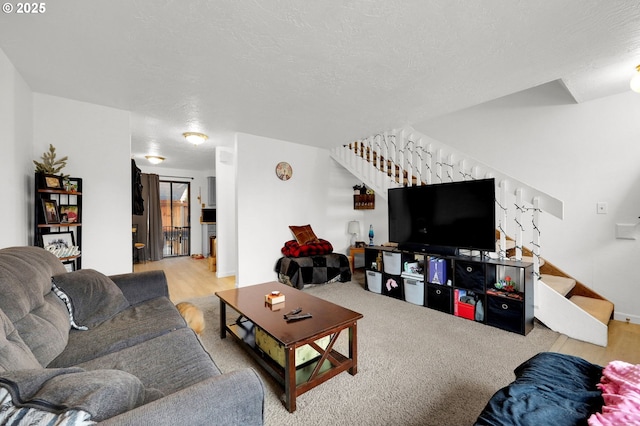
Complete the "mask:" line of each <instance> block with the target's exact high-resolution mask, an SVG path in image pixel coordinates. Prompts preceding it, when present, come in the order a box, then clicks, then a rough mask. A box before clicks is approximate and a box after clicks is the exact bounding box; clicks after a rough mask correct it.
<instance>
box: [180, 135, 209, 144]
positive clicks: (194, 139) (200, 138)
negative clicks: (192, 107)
mask: <svg viewBox="0 0 640 426" xmlns="http://www.w3.org/2000/svg"><path fill="white" fill-rule="evenodd" d="M182 136H184V138H185V139H186V140H187V142H190V143H192V144H194V145H200V144H201V143H202V142H204V141H206V140H207V139H209V136H207V135H205V134H204V133H198V132H184V133H183V134H182Z"/></svg>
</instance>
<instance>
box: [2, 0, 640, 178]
mask: <svg viewBox="0 0 640 426" xmlns="http://www.w3.org/2000/svg"><path fill="white" fill-rule="evenodd" d="M45 5H46V11H45V12H44V13H42V14H39V15H19V14H16V13H15V12H14V13H3V14H2V15H0V48H2V50H3V51H4V52H5V53H6V55H7V56H8V57H9V59H10V60H11V62H12V63H13V64H14V65H15V66H16V68H17V69H18V71H19V72H20V74H21V75H22V76H23V78H24V79H25V80H26V82H27V83H28V84H29V86H30V87H31V89H32V90H33V91H35V92H40V93H47V94H52V95H56V96H62V97H65V98H70V99H76V100H80V101H86V102H91V103H95V104H100V105H106V106H111V107H115V108H121V109H125V110H129V111H131V112H132V129H131V132H132V154H133V155H134V158H136V159H137V160H138V162H139V163H140V161H145V160H144V159H143V156H144V155H145V154H147V153H154V154H159V155H162V156H165V157H167V161H165V162H164V163H163V165H164V166H165V167H170V168H182V169H191V170H210V169H211V168H212V164H213V163H212V162H213V148H214V146H215V144H216V141H217V140H218V141H219V137H220V135H223V134H227V133H229V132H235V131H239V132H245V133H251V134H256V135H262V136H267V137H271V138H276V139H283V140H287V141H292V142H297V143H302V144H308V145H315V146H321V147H334V146H338V145H340V144H343V143H348V142H350V141H352V140H355V139H358V138H361V137H365V136H368V135H371V134H373V133H375V132H378V131H382V130H387V129H391V128H394V127H399V126H403V125H407V124H409V125H412V124H416V123H419V122H420V121H423V120H426V119H430V118H433V117H437V116H439V115H442V114H446V113H449V112H453V111H456V110H459V109H462V108H466V107H470V106H473V105H477V104H480V103H483V102H486V101H490V100H493V99H496V98H499V97H502V96H505V95H508V94H511V93H515V92H518V91H521V90H525V89H528V88H531V87H535V86H538V85H540V84H543V83H547V82H550V81H554V80H561V81H562V82H563V83H564V85H565V86H566V88H567V89H568V90H569V92H570V93H571V94H572V96H573V97H574V99H575V100H576V101H578V102H584V101H588V100H591V99H595V98H599V97H602V96H608V95H611V94H616V93H621V92H623V91H626V90H629V88H628V87H629V86H628V82H629V78H630V76H631V74H632V72H633V70H634V68H635V66H636V65H637V64H638V63H640V2H637V1H618V0H612V1H605V0H556V1H551V0H548V1H543V0H538V1H530V0H528V1H527V0H521V1H515V0H493V1H487V0H455V1H454V0H431V1H425V0H410V1H408V0H342V1H339V0H322V1H295V0H286V1H285V0H282V1H279V0H267V1H258V0H254V1H247V0H244V1H238V0H216V1H211V0H189V1H185V0H181V1H174V0H163V1H160V0H133V1H132V0H64V1H61V0H59V1H55V2H46V3H45ZM185 131H200V132H204V133H206V134H208V135H209V136H210V138H209V140H208V141H207V142H206V143H205V144H204V145H201V146H199V147H193V146H189V145H187V144H185V143H184V142H183V140H182V136H181V134H182V133H183V132H185Z"/></svg>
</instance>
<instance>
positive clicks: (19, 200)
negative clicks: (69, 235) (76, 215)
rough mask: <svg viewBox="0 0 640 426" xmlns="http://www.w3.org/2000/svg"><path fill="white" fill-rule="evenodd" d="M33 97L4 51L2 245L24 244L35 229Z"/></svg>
mask: <svg viewBox="0 0 640 426" xmlns="http://www.w3.org/2000/svg"><path fill="white" fill-rule="evenodd" d="M32 128H33V96H32V93H31V89H29V87H28V86H27V84H26V83H25V81H24V80H23V79H22V77H21V76H20V74H19V73H18V72H17V71H16V69H15V68H14V66H13V64H12V63H11V62H10V61H9V59H8V58H7V57H6V55H5V54H4V52H3V51H2V50H0V180H1V181H2V182H3V184H4V185H3V186H4V187H3V190H2V194H3V205H4V208H3V209H0V223H1V224H2V228H1V232H0V248H2V247H10V246H24V245H28V244H29V242H30V241H31V236H32V235H33V232H32V231H31V228H32V225H33V210H32V206H33V191H34V189H33V170H34V168H33V164H32V162H31V161H32V160H33V150H32V141H33V130H32Z"/></svg>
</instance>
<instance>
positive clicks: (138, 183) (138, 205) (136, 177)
mask: <svg viewBox="0 0 640 426" xmlns="http://www.w3.org/2000/svg"><path fill="white" fill-rule="evenodd" d="M141 175H142V170H140V169H139V168H138V166H137V165H136V161H135V160H134V159H133V158H132V159H131V207H132V214H134V215H137V216H139V215H142V214H143V213H144V200H143V198H142V178H141Z"/></svg>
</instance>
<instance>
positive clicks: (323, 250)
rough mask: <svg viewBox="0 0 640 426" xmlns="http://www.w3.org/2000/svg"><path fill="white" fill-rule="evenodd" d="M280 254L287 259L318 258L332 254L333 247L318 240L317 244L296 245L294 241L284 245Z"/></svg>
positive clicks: (326, 242) (327, 242)
mask: <svg viewBox="0 0 640 426" xmlns="http://www.w3.org/2000/svg"><path fill="white" fill-rule="evenodd" d="M281 251H282V254H283V255H285V256H287V257H307V256H320V255H323V254H330V253H333V246H332V245H331V243H330V242H329V241H327V240H323V239H319V241H318V242H317V243H308V244H302V245H300V244H298V242H297V241H296V240H290V241H287V242H286V243H284V247H282V250H281Z"/></svg>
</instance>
